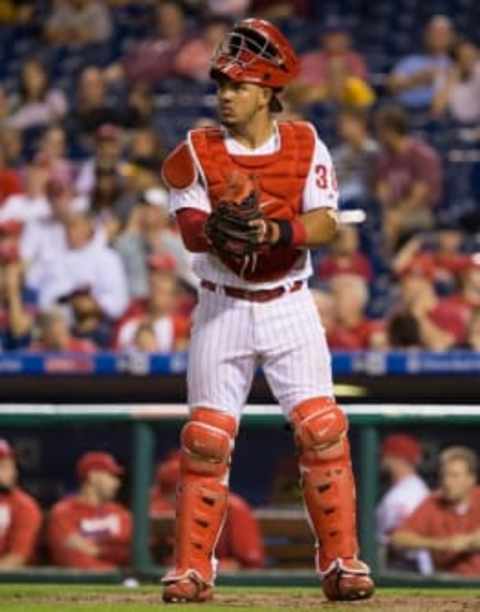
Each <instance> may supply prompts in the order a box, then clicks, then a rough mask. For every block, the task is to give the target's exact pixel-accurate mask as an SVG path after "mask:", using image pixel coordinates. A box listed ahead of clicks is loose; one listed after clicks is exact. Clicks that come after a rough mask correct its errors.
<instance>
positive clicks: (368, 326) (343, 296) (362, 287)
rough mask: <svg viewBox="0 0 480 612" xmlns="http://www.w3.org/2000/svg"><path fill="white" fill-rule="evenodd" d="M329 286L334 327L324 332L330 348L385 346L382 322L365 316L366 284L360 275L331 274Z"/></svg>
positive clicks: (346, 348) (345, 348) (378, 347)
mask: <svg viewBox="0 0 480 612" xmlns="http://www.w3.org/2000/svg"><path fill="white" fill-rule="evenodd" d="M330 287H331V290H332V295H333V299H334V303H335V318H336V321H335V326H334V327H333V328H332V330H331V331H330V333H329V334H328V335H327V339H328V344H329V347H330V348H331V349H332V350H359V349H369V348H377V349H384V348H386V335H385V329H384V325H383V322H382V321H376V320H373V319H368V318H367V317H366V316H365V308H366V306H367V303H368V286H367V283H366V282H365V280H364V279H363V278H361V277H360V276H356V275H352V274H342V275H339V276H336V277H333V278H332V280H331V281H330Z"/></svg>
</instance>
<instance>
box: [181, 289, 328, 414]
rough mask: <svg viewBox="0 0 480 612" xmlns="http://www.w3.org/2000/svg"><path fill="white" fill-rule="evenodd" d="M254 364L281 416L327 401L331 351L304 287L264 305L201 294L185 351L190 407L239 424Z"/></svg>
mask: <svg viewBox="0 0 480 612" xmlns="http://www.w3.org/2000/svg"><path fill="white" fill-rule="evenodd" d="M258 366H262V367H263V371H264V373H265V376H266V378H267V381H268V383H269V385H270V388H271V390H272V392H273V394H274V396H275V397H276V399H277V401H278V402H279V404H280V405H281V407H282V409H283V412H284V414H285V416H286V417H287V416H288V414H289V413H290V411H291V410H292V409H293V408H294V407H295V406H297V405H298V404H299V403H300V402H302V401H305V400H307V399H309V398H312V397H318V396H328V397H333V384H332V374H331V360H330V352H329V350H328V347H327V342H326V338H325V332H324V329H323V327H322V324H321V322H320V319H319V316H318V313H317V310H316V308H315V305H314V302H313V298H312V296H311V294H310V291H309V290H308V288H306V287H305V288H302V289H300V290H298V291H294V292H292V293H286V294H284V295H282V296H281V297H279V298H277V299H274V300H271V301H269V302H263V303H258V302H248V301H246V300H239V299H236V298H232V297H229V296H226V295H225V294H224V293H223V291H222V290H221V289H220V290H219V291H217V292H212V291H209V290H208V289H201V290H200V296H199V303H198V305H197V307H196V310H195V313H194V324H193V330H192V339H191V344H190V351H189V364H188V401H189V405H190V407H191V408H194V407H196V406H204V407H207V408H215V409H217V410H221V411H224V412H227V413H228V414H231V415H232V416H234V417H236V418H237V420H239V419H240V417H241V413H242V410H243V406H244V405H245V402H246V400H247V396H248V393H249V391H250V386H251V384H252V380H253V377H254V374H255V370H256V368H257V367H258Z"/></svg>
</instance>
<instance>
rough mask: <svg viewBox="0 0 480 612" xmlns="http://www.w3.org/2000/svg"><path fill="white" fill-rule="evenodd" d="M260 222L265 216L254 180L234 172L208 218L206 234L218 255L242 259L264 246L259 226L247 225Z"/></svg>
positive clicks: (258, 251)
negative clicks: (260, 240) (260, 238)
mask: <svg viewBox="0 0 480 612" xmlns="http://www.w3.org/2000/svg"><path fill="white" fill-rule="evenodd" d="M259 219H265V217H264V215H263V213H262V211H261V209H260V206H259V197H258V191H257V189H256V187H255V184H254V182H253V180H252V179H251V178H250V177H248V176H247V175H245V174H242V173H241V172H235V173H234V174H232V176H231V177H230V181H229V184H228V186H227V189H226V190H225V193H224V194H223V197H222V199H221V200H220V202H219V203H218V205H217V207H216V208H215V210H214V211H213V212H212V213H211V214H210V216H209V218H208V221H207V224H206V227H205V233H206V235H207V238H208V240H209V241H210V244H211V245H212V247H213V249H214V250H215V251H216V252H217V253H219V254H220V255H222V254H223V255H229V256H231V257H235V258H238V259H241V260H243V259H244V258H245V257H248V256H250V255H253V254H258V253H260V252H262V251H263V250H265V249H266V243H265V242H259V237H258V236H259V230H258V227H252V226H251V225H250V222H251V221H256V220H259Z"/></svg>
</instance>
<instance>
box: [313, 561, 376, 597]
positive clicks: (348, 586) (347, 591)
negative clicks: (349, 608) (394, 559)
mask: <svg viewBox="0 0 480 612" xmlns="http://www.w3.org/2000/svg"><path fill="white" fill-rule="evenodd" d="M322 588H323V592H324V593H325V596H326V597H327V599H329V600H330V601H355V600H356V599H368V598H369V597H371V596H372V595H373V592H374V590H375V584H374V582H373V580H372V579H371V577H370V570H369V568H368V566H367V565H365V563H363V562H362V561H358V560H357V559H342V560H341V561H340V560H339V561H337V563H336V565H335V567H333V568H332V570H331V571H329V572H327V574H326V575H324V577H323V582H322Z"/></svg>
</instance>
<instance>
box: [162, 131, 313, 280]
mask: <svg viewBox="0 0 480 612" xmlns="http://www.w3.org/2000/svg"><path fill="white" fill-rule="evenodd" d="M278 127H279V133H280V148H279V150H278V151H276V152H275V153H272V154H270V155H257V156H254V155H230V153H229V152H228V151H227V149H226V147H225V141H224V133H223V132H222V130H220V129H219V128H202V129H198V130H192V131H191V132H189V137H188V141H189V145H190V146H189V147H187V146H185V145H181V146H180V147H178V148H177V149H176V150H175V151H174V152H173V153H172V154H171V156H170V157H169V159H167V161H166V162H165V164H164V168H163V173H164V178H165V179H166V182H167V184H169V185H170V186H172V187H176V188H185V187H187V186H188V184H189V182H190V181H191V180H193V177H192V175H191V171H189V167H190V168H191V167H192V166H191V164H192V160H191V156H192V154H193V157H195V161H196V162H197V165H199V166H200V170H201V174H202V182H203V183H204V187H205V188H206V190H207V192H208V196H209V199H210V202H211V205H212V207H213V208H215V206H217V204H218V202H219V201H220V199H221V197H222V195H223V193H224V192H225V189H226V187H227V183H228V178H229V176H230V175H231V174H232V172H233V171H234V170H236V171H241V172H244V173H245V174H248V175H250V176H254V177H255V179H256V183H257V185H258V186H259V189H260V202H261V203H263V204H264V207H263V211H264V212H265V214H266V216H267V217H269V218H271V219H293V218H294V217H295V216H297V215H298V214H300V212H301V207H302V197H303V191H304V188H305V181H306V178H307V175H308V172H309V170H310V166H311V163H312V158H313V153H314V149H315V135H314V131H313V128H312V127H311V126H310V125H309V124H307V123H304V122H300V121H295V122H293V121H288V122H283V123H280V124H279V126H278ZM186 177H188V178H186ZM300 255H301V251H299V250H298V249H293V248H286V247H275V248H274V249H272V251H271V252H270V253H268V254H266V255H260V256H259V257H258V259H257V261H256V265H255V267H254V268H253V267H250V266H249V267H248V269H247V271H244V272H243V275H242V278H245V279H246V280H249V281H253V282H265V281H271V280H276V279H280V278H282V277H283V276H285V274H287V273H288V271H289V270H290V269H291V268H292V267H293V266H294V264H295V262H296V260H297V259H298V257H299V256H300ZM222 261H223V263H224V264H225V265H226V266H227V267H228V268H229V269H230V270H232V271H233V272H235V274H238V275H239V276H240V274H241V271H242V270H241V268H242V266H241V265H240V264H238V262H236V261H235V260H233V259H230V258H229V257H228V256H224V257H222Z"/></svg>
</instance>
